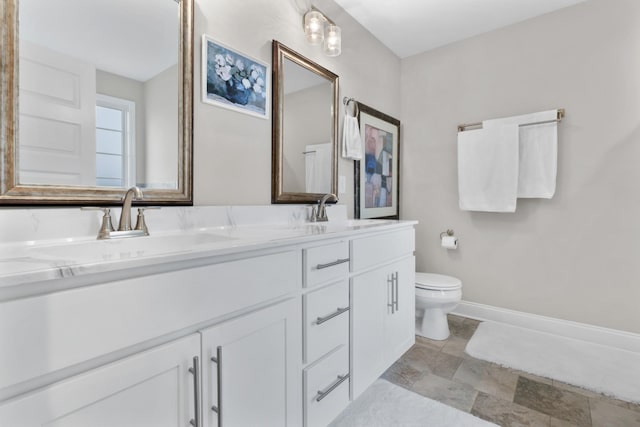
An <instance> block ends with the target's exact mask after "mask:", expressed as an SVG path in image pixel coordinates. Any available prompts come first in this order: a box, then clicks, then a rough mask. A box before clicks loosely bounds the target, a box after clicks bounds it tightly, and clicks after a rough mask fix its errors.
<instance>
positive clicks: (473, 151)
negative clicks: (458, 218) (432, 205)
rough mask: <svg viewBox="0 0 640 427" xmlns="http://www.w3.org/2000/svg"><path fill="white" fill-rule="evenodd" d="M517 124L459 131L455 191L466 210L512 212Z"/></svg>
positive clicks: (516, 179)
mask: <svg viewBox="0 0 640 427" xmlns="http://www.w3.org/2000/svg"><path fill="white" fill-rule="evenodd" d="M517 192H518V126H517V125H506V126H500V127H492V128H488V129H477V130H469V131H464V132H458V194H459V197H460V200H459V204H460V209H462V210H465V211H484V212H515V210H516V200H517V197H516V196H517Z"/></svg>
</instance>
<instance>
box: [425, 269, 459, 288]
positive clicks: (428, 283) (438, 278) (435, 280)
mask: <svg viewBox="0 0 640 427" xmlns="http://www.w3.org/2000/svg"><path fill="white" fill-rule="evenodd" d="M416 287H418V288H422V289H456V288H461V287H462V282H461V281H460V279H456V278H455V277H451V276H445V275H444V274H432V273H416Z"/></svg>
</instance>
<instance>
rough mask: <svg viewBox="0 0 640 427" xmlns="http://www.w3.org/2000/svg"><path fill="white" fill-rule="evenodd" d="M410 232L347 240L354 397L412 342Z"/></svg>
mask: <svg viewBox="0 0 640 427" xmlns="http://www.w3.org/2000/svg"><path fill="white" fill-rule="evenodd" d="M414 247H415V243H414V231H413V229H405V230H400V231H396V232H391V233H383V234H378V235H374V236H370V237H363V238H361V239H354V240H352V242H351V250H352V252H351V254H352V270H353V273H352V274H353V275H352V278H351V375H352V378H351V387H352V388H351V390H352V396H351V397H352V399H356V398H357V397H358V396H359V395H360V394H361V393H362V392H363V391H364V390H365V389H366V388H367V387H369V386H370V385H371V384H372V383H373V382H374V381H375V380H376V379H377V378H378V377H379V376H380V375H381V374H382V373H383V372H384V371H385V370H386V369H387V368H388V367H389V366H391V365H392V364H393V363H394V362H395V361H396V360H397V359H398V358H399V357H400V356H401V355H402V354H403V353H404V352H405V351H407V350H408V349H409V348H410V347H411V346H412V345H413V344H414V342H415V335H414V333H415V258H414V256H413V251H414Z"/></svg>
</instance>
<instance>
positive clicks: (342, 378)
mask: <svg viewBox="0 0 640 427" xmlns="http://www.w3.org/2000/svg"><path fill="white" fill-rule="evenodd" d="M348 379H349V374H344V375H338V379H337V380H336V381H335V382H334V383H333V384H331V385H330V386H329V387H327V389H326V390H318V395H317V397H316V402H320V401H321V400H322V399H324V398H325V397H327V396H328V395H329V393H331V392H332V391H333V390H335V389H336V388H337V387H338V386H339V385H340V384H342V383H343V382H345V381H346V380H348Z"/></svg>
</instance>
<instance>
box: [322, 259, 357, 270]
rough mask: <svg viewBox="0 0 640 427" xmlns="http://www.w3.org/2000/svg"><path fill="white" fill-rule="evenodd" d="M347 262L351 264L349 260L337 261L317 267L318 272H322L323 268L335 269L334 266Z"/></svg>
mask: <svg viewBox="0 0 640 427" xmlns="http://www.w3.org/2000/svg"><path fill="white" fill-rule="evenodd" d="M345 262H349V258H342V259H337V260H335V261H333V262H328V263H326V264H318V265H317V266H316V269H317V270H322V269H323V268H329V267H333V266H334V265H338V264H344V263H345Z"/></svg>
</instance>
